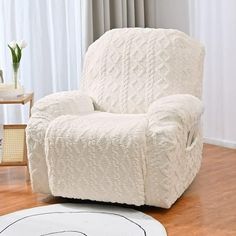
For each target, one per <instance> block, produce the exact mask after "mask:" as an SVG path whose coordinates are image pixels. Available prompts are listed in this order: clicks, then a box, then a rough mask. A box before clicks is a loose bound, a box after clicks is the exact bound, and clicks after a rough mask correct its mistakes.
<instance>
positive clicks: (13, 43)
mask: <svg viewBox="0 0 236 236" xmlns="http://www.w3.org/2000/svg"><path fill="white" fill-rule="evenodd" d="M9 46H10V47H11V48H12V49H15V48H16V41H15V40H13V41H11V42H10V43H9Z"/></svg>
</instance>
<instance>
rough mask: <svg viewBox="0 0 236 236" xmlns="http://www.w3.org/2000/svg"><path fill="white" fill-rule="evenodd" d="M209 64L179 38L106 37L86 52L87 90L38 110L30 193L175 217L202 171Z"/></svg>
mask: <svg viewBox="0 0 236 236" xmlns="http://www.w3.org/2000/svg"><path fill="white" fill-rule="evenodd" d="M203 59H204V49H203V47H202V46H201V45H200V44H199V43H198V42H196V41H195V40H193V39H191V38H190V37H189V36H187V35H186V34H184V33H182V32H180V31H177V30H171V29H142V28H125V29H114V30H111V31H108V32H106V33H105V34H104V35H103V36H102V37H100V38H99V39H98V40H97V41H95V42H94V43H93V44H92V45H91V46H90V47H89V49H88V51H87V53H86V57H85V62H84V70H83V78H82V82H81V88H80V90H79V91H67V92H59V93H55V94H52V95H49V96H46V97H44V98H42V99H40V100H39V101H37V102H36V104H35V105H34V107H33V109H32V117H31V118H30V121H29V123H28V127H27V130H26V134H27V146H28V159H29V169H30V176H31V183H32V187H33V190H34V191H36V192H40V193H48V194H52V195H54V196H62V197H68V198H79V199H90V200H96V201H105V202H118V203H127V204H134V205H144V204H147V205H153V206H158V207H163V208H169V207H170V206H171V205H172V204H173V203H174V202H175V201H176V199H178V198H179V197H180V196H181V194H182V193H183V192H184V191H185V190H186V189H187V188H188V186H189V185H190V184H191V182H192V181H193V179H194V177H195V176H196V174H197V172H198V170H199V168H200V164H201V158H202V133H201V124H200V123H201V122H200V120H201V115H202V113H203V105H202V102H201V101H200V98H201V90H202V74H203Z"/></svg>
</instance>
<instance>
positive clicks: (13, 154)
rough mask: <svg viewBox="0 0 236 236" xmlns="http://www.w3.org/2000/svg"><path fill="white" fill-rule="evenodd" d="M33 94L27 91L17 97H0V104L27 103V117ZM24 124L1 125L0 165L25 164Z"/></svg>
mask: <svg viewBox="0 0 236 236" xmlns="http://www.w3.org/2000/svg"><path fill="white" fill-rule="evenodd" d="M33 100H34V94H33V93H28V94H24V95H22V96H20V97H17V98H12V99H4V98H0V104H21V105H26V104H27V103H29V117H30V116H31V108H32V106H33ZM25 128H26V124H9V125H3V143H2V159H1V161H0V166H27V169H28V162H27V149H26V138H25Z"/></svg>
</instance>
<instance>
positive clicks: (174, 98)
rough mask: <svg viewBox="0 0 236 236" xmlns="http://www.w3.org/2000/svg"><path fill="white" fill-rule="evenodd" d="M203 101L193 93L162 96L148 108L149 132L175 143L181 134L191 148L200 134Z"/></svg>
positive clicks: (151, 134)
mask: <svg viewBox="0 0 236 236" xmlns="http://www.w3.org/2000/svg"><path fill="white" fill-rule="evenodd" d="M203 110H204V109H203V104H202V102H201V101H200V100H199V99H198V98H197V97H194V96H192V95H188V94H177V95H170V96H167V97H163V98H160V99H159V100H157V101H155V102H154V103H152V104H151V105H150V107H149V109H148V121H149V125H148V134H149V135H150V136H153V135H154V136H155V135H162V136H166V137H168V139H169V141H170V142H173V143H175V142H176V140H178V139H179V135H181V137H182V139H184V140H186V148H191V147H192V146H193V145H194V143H195V140H196V138H197V135H198V134H199V132H200V130H201V127H200V120H201V115H202V114H203Z"/></svg>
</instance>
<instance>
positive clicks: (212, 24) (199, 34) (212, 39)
mask: <svg viewBox="0 0 236 236" xmlns="http://www.w3.org/2000/svg"><path fill="white" fill-rule="evenodd" d="M189 3H190V12H189V16H190V33H191V35H192V36H194V37H195V38H197V39H199V40H200V41H202V43H203V44H204V45H205V48H206V59H205V75H204V86H203V89H204V96H203V100H204V104H205V114H204V136H205V137H206V142H209V143H213V144H219V145H225V146H229V147H236V125H235V121H236V105H235V102H236V92H235V89H236V43H235V42H236V14H235V9H236V1H235V0H208V1H205V0H191V1H189Z"/></svg>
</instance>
